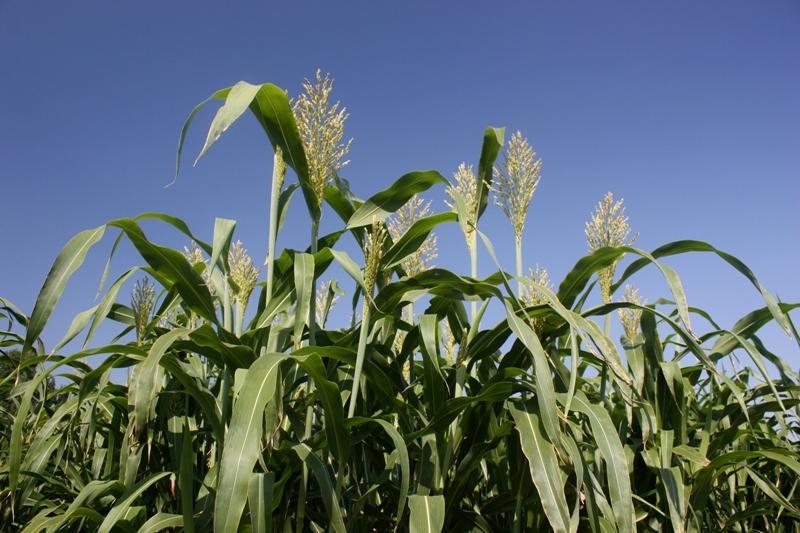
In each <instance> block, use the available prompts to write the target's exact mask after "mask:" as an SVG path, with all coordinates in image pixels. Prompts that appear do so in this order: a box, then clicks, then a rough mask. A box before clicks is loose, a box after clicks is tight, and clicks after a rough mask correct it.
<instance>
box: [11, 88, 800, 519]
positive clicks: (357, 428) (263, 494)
mask: <svg viewBox="0 0 800 533" xmlns="http://www.w3.org/2000/svg"><path fill="white" fill-rule="evenodd" d="M332 88H333V82H332V80H331V79H330V78H329V77H324V76H321V75H320V74H318V75H317V77H316V78H315V80H314V81H307V82H306V84H305V86H304V92H303V94H301V95H300V96H298V97H297V98H295V99H294V100H291V99H290V98H289V96H287V93H286V91H284V90H283V89H281V88H279V87H277V86H275V85H272V84H262V85H252V84H249V83H245V82H240V83H238V84H236V85H234V86H233V87H230V88H227V89H223V90H220V91H218V92H216V93H214V94H213V95H212V96H211V97H210V98H209V100H207V101H206V102H204V103H203V104H201V105H200V106H198V107H197V108H195V110H194V111H192V113H191V115H190V117H189V120H188V121H187V123H186V125H185V126H184V128H183V130H182V133H181V146H180V148H179V161H180V151H181V148H182V145H183V139H184V137H185V135H186V132H187V130H188V128H189V126H190V124H191V122H192V120H193V119H194V118H195V116H196V115H197V112H198V110H199V109H200V108H201V107H202V106H203V105H205V104H207V103H209V102H211V101H213V100H220V101H222V102H223V104H222V106H221V107H220V108H219V110H218V111H217V114H216V116H215V117H214V119H213V121H212V122H211V125H210V128H209V131H208V136H207V140H206V143H205V146H204V147H203V149H202V152H201V155H202V154H204V153H205V152H206V151H207V150H208V149H209V148H210V147H211V146H212V144H213V143H214V142H215V141H216V140H217V139H218V138H219V137H220V135H221V134H222V133H223V132H224V131H226V130H227V129H228V128H229V127H230V126H231V125H232V124H233V123H234V122H235V121H236V120H237V119H239V118H240V117H241V116H242V115H243V114H245V113H246V112H248V111H249V112H250V114H252V115H253V117H254V118H255V119H256V120H257V121H258V123H259V124H260V125H261V126H262V128H263V130H264V132H265V133H266V139H267V140H268V142H269V143H270V145H271V146H272V148H273V149H274V153H275V157H274V168H273V171H272V181H271V185H270V189H271V194H272V196H271V201H270V207H269V213H268V216H267V217H265V220H267V221H268V228H269V237H268V243H267V250H266V255H267V259H266V265H265V273H264V275H263V277H262V274H261V272H260V269H258V268H257V267H256V266H255V264H254V262H253V260H252V259H251V258H250V256H249V254H248V253H247V251H246V250H245V249H244V247H243V246H242V244H241V243H239V242H238V241H235V240H234V234H235V222H233V221H231V220H225V219H218V220H217V221H216V223H215V226H214V232H213V234H212V235H210V238H205V237H204V236H202V235H197V234H195V233H193V232H192V231H191V230H190V229H189V228H188V226H187V225H186V224H185V223H184V222H182V221H181V220H179V219H177V218H175V217H172V216H169V215H165V214H158V213H147V214H143V215H140V216H139V217H136V218H123V219H116V220H111V221H109V222H107V223H105V224H103V225H101V226H98V227H96V228H91V229H88V230H85V231H83V232H81V233H79V234H77V235H76V236H75V237H73V238H72V239H71V240H70V241H69V242H68V243H67V244H66V246H65V247H64V248H63V249H62V250H61V252H60V253H59V254H58V256H57V257H56V260H55V261H54V263H53V266H52V268H51V270H50V272H49V274H48V275H47V278H46V280H45V283H44V286H43V287H42V290H41V292H40V293H39V295H38V298H37V300H36V304H35V306H34V309H33V311H32V313H31V314H30V315H26V314H25V313H24V312H22V311H21V310H19V309H18V308H16V307H15V306H14V305H13V304H12V303H11V302H9V301H7V300H5V299H2V298H0V318H2V320H3V324H4V327H3V328H2V330H1V331H0V368H2V374H1V375H0V391H2V403H1V404H0V421H1V422H2V424H0V501H2V509H3V511H2V512H3V514H2V517H0V526H2V529H3V530H9V531H11V530H13V531H16V530H22V531H58V530H62V531H101V532H107V531H142V532H151V531H161V530H184V531H212V530H213V531H218V532H229V531H238V530H241V531H255V532H266V531H325V530H332V531H336V532H344V531H354V532H355V531H365V532H366V531H389V530H398V531H413V532H430V531H542V530H553V531H558V532H574V531H578V530H581V531H598V532H609V531H620V532H628V531H634V530H639V531H669V530H673V531H707V530H712V529H714V530H734V531H790V530H796V529H797V528H798V525H799V524H800V495H798V490H797V489H798V482H799V481H800V460H798V452H800V445H798V434H797V432H798V402H799V401H800V379H799V377H798V374H797V373H796V372H794V371H793V370H792V369H791V368H789V365H788V364H786V362H785V360H784V358H783V357H781V354H776V353H773V352H772V351H770V349H769V347H767V346H766V345H765V344H764V343H763V342H762V340H761V338H760V336H759V332H760V330H761V328H762V327H764V326H765V325H767V324H768V323H770V322H772V321H775V322H777V323H778V324H779V325H780V326H781V327H782V328H783V329H784V330H786V332H787V334H789V335H791V336H793V338H794V339H796V340H797V339H798V334H797V331H796V329H795V327H794V324H793V323H792V321H791V318H790V315H789V313H790V312H791V310H792V309H794V308H796V307H797V306H798V305H800V304H791V303H782V302H779V301H777V300H776V299H775V298H774V297H773V296H772V295H771V294H770V293H769V292H768V291H767V290H766V289H765V288H764V287H763V286H762V285H761V283H760V282H759V281H758V279H757V278H756V277H755V275H754V274H753V273H752V272H751V271H750V269H749V268H748V267H747V266H746V265H745V264H744V263H742V262H741V261H740V260H738V259H737V258H735V257H733V256H731V255H729V254H727V253H725V252H723V251H720V250H718V249H716V248H714V247H713V246H711V245H710V244H707V243H704V242H700V241H677V242H672V243H669V244H666V245H664V246H661V247H659V248H656V249H655V250H652V251H650V252H647V251H644V250H641V249H638V248H635V247H634V246H633V244H632V240H631V239H630V238H629V231H630V228H629V227H628V223H627V219H625V218H624V215H623V213H622V209H621V204H620V203H617V202H615V201H614V200H613V197H611V196H608V197H607V198H606V199H604V200H603V201H602V202H601V203H600V204H599V205H598V208H597V210H596V211H595V213H594V215H593V217H592V219H591V220H590V222H589V223H588V224H587V237H588V238H589V246H590V249H591V251H590V253H589V254H588V255H586V256H584V257H582V258H580V259H578V260H577V261H576V263H575V266H574V267H573V268H572V269H571V270H570V271H569V273H568V274H567V275H566V277H564V279H563V280H561V282H560V283H559V284H558V286H557V288H556V287H555V286H554V285H553V284H552V283H551V281H550V277H549V275H548V274H547V272H546V271H544V270H543V269H540V268H537V269H534V270H531V275H530V276H528V277H525V276H524V271H525V270H524V269H523V256H522V250H523V247H522V242H523V241H522V234H523V230H524V225H525V220H526V214H527V211H528V208H529V205H530V202H531V199H532V197H533V194H534V191H535V189H536V186H537V184H538V182H539V179H540V170H541V162H540V161H539V160H538V159H536V155H535V152H534V151H533V149H532V148H531V147H530V145H529V144H528V141H527V140H525V139H524V137H523V136H522V135H521V134H515V135H514V136H513V137H512V138H511V140H510V141H509V144H508V146H507V147H506V149H505V150H503V142H504V138H503V137H504V131H503V130H502V129H496V128H489V129H487V130H486V132H485V134H484V138H483V147H482V150H481V152H480V154H476V155H478V160H477V167H472V166H470V165H468V164H466V163H465V164H463V165H461V166H460V167H459V168H458V170H457V172H456V174H455V181H454V182H453V183H450V182H449V181H448V180H447V179H446V178H445V177H444V176H442V175H441V174H440V173H438V172H436V171H433V170H423V171H412V172H409V173H407V174H405V175H403V176H401V177H400V178H399V179H397V181H395V182H394V183H393V184H392V185H391V186H390V187H389V188H388V189H386V190H384V191H381V192H378V193H376V194H374V195H373V196H371V197H370V198H367V199H359V198H358V197H356V196H355V195H353V194H352V193H351V192H350V189H349V187H348V186H347V182H346V181H345V180H344V179H343V178H342V177H341V176H340V175H339V171H341V170H342V168H343V166H344V164H345V159H344V158H345V157H346V154H347V151H348V149H349V142H348V141H346V140H345V139H346V136H345V135H344V126H345V121H346V118H347V113H346V111H344V109H343V108H341V106H340V105H339V104H338V103H331V92H332ZM498 154H500V157H501V159H500V160H499V161H496V160H497V159H498ZM289 169H291V174H289V172H288V170H289ZM292 175H293V176H294V177H295V178H296V182H291V183H289V182H290V181H292V180H293V178H292ZM432 187H442V188H445V187H446V191H447V192H448V193H449V198H450V201H449V203H450V206H451V209H450V210H448V211H445V212H440V213H435V212H431V211H430V206H429V204H425V203H423V201H422V200H421V198H420V197H419V195H420V194H421V193H424V192H425V191H427V190H429V189H431V188H432ZM298 188H299V189H300V190H301V192H302V195H303V197H304V199H305V202H306V206H307V208H308V213H309V218H310V225H309V227H310V235H311V239H310V242H309V243H308V244H307V246H304V245H301V244H300V243H292V245H293V246H295V248H289V249H284V250H283V251H281V252H278V251H277V250H276V243H277V242H278V235H279V231H280V229H281V226H282V222H283V220H284V217H285V214H286V211H287V206H288V203H289V202H290V200H291V198H292V196H293V193H294V192H295V190H296V189H298ZM492 194H494V195H496V198H495V199H496V203H497V204H499V205H500V206H501V207H502V208H503V211H504V212H505V213H506V214H507V215H508V217H509V220H510V222H511V224H512V228H513V238H514V243H515V245H516V246H515V248H516V252H517V253H516V268H515V271H514V273H513V274H511V273H507V272H506V271H504V270H503V269H502V268H501V266H500V265H499V264H498V263H497V259H496V257H495V254H494V249H493V247H492V244H491V241H490V240H489V239H488V237H487V236H486V235H485V234H484V233H483V232H482V230H481V228H480V227H479V219H480V217H481V215H482V214H483V213H484V212H485V210H486V209H487V206H488V205H489V202H488V200H489V196H490V195H492ZM325 211H327V212H328V213H327V214H326V215H325V216H326V217H335V218H338V219H339V220H341V224H340V226H339V228H340V229H338V230H336V231H334V232H333V233H329V234H325V235H319V227H320V226H319V222H320V220H321V217H322V216H323V212H325ZM143 220H150V221H156V222H157V223H161V224H163V225H164V226H165V227H166V228H168V229H171V230H174V231H177V232H178V233H179V234H181V235H183V236H184V237H185V238H186V240H187V241H188V242H190V243H193V244H191V246H190V247H187V248H186V249H185V250H183V251H180V250H175V249H171V248H168V247H165V246H162V245H159V244H157V243H156V242H153V241H152V240H151V239H150V238H149V237H148V235H147V234H145V232H144V231H143V230H142V227H141V225H140V222H141V221H143ZM448 223H458V224H459V225H460V228H461V230H462V232H463V234H464V237H465V239H466V243H467V251H466V255H467V256H468V257H469V258H470V265H471V270H470V272H469V273H462V272H451V271H448V270H444V269H442V268H437V267H435V266H433V261H434V260H435V239H434V236H433V233H432V232H433V230H434V229H435V228H437V227H438V226H439V225H441V224H448ZM387 226H388V227H387ZM107 234H110V237H111V238H113V239H115V243H114V246H113V248H112V249H116V248H117V244H118V243H119V242H120V241H122V240H127V241H129V242H130V243H131V244H132V245H133V247H134V248H135V249H136V251H137V252H138V254H139V256H140V257H141V261H140V264H138V265H132V266H130V267H129V268H128V269H127V270H125V271H124V272H123V273H122V274H121V275H120V276H119V277H117V278H116V279H113V280H107V279H105V277H106V276H105V275H104V280H103V282H102V283H101V285H103V286H107V287H106V288H105V289H104V292H103V293H102V296H101V297H100V298H99V299H98V303H96V305H94V306H92V307H90V308H88V309H87V310H85V311H84V312H81V313H79V314H78V315H77V316H76V317H75V318H74V319H73V321H72V323H71V325H70V327H69V330H68V331H67V333H66V334H65V336H64V338H63V339H62V340H61V341H60V342H58V343H56V345H54V346H52V347H50V348H47V347H46V346H45V345H44V343H43V341H42V338H41V335H42V332H43V330H44V328H45V325H46V323H47V322H48V319H49V318H50V316H51V314H52V313H53V311H54V309H55V307H56V304H57V303H58V301H59V299H60V297H61V295H62V292H63V290H64V288H65V286H66V284H67V283H68V281H69V279H70V277H71V276H72V274H74V273H75V272H76V271H77V270H78V269H79V268H80V267H81V265H82V264H83V262H84V260H85V259H86V257H87V254H88V253H89V252H90V250H91V248H92V247H93V246H94V245H96V244H97V243H99V242H100V241H101V240H102V239H104V238H106V237H107ZM348 234H349V235H352V236H353V237H354V238H355V241H356V242H357V243H359V245H360V247H361V249H362V251H363V253H364V259H363V261H360V260H359V258H358V257H352V256H351V255H350V254H348V253H346V252H345V251H344V250H343V249H342V247H341V245H340V241H341V240H342V238H344V237H345V236H346V235H348ZM576 237H577V236H576ZM495 242H497V238H496V237H495ZM481 247H482V248H484V249H485V250H486V252H487V257H489V258H490V259H491V260H492V262H493V263H492V264H493V269H494V270H495V272H494V273H493V274H491V275H489V276H487V277H484V278H480V277H478V274H477V257H478V250H479V248H481ZM701 252H702V253H710V254H713V255H715V256H717V257H718V258H719V260H720V266H721V267H723V268H734V269H735V270H737V271H738V272H739V273H740V274H741V275H743V276H744V277H745V278H746V279H747V280H748V281H749V282H750V283H751V284H752V285H753V286H754V289H755V290H757V291H758V292H759V293H760V294H761V296H762V297H763V300H764V306H763V307H761V308H758V309H754V310H753V311H752V312H750V313H748V314H747V315H745V316H743V317H742V318H741V319H740V320H738V321H737V322H736V323H734V324H732V325H724V324H718V323H717V322H715V321H714V320H713V318H712V317H710V316H709V315H708V314H707V313H705V312H704V311H702V310H700V309H697V308H694V307H690V306H689V303H688V301H687V298H686V295H685V293H684V290H683V288H682V284H681V281H680V278H679V277H678V275H677V273H676V272H675V271H673V270H672V269H671V268H670V267H669V266H668V265H667V264H666V263H664V262H663V259H664V258H668V257H670V256H672V255H676V254H684V253H701ZM334 263H336V264H338V265H339V266H340V267H341V269H342V270H343V271H344V272H346V273H347V274H348V275H349V276H350V277H351V278H352V283H348V284H344V283H341V284H340V283H336V282H330V281H328V282H325V283H321V281H320V280H321V279H323V278H324V277H325V276H326V271H327V270H328V269H329V268H330V267H331V265H333V264H334ZM623 263H624V264H625V265H626V266H625V267H624V268H622V266H621V265H623ZM109 264H110V263H109ZM645 268H647V269H651V270H656V271H658V272H659V273H660V275H662V276H663V278H664V280H665V282H666V283H665V285H666V286H667V287H668V288H669V293H668V294H667V296H666V297H665V298H663V299H659V300H656V301H655V302H654V303H651V304H645V303H643V302H641V301H640V298H639V297H638V293H637V292H636V290H635V289H634V288H633V287H632V286H630V282H631V281H633V279H634V278H635V276H636V274H637V273H639V271H640V270H642V269H645ZM109 271H110V269H109V268H108V267H107V269H106V272H109ZM262 279H263V281H262ZM109 281H110V282H109ZM129 281H130V282H133V281H137V284H136V286H135V288H134V293H133V296H132V297H128V296H124V295H122V294H121V291H122V289H123V288H124V287H125V286H127V285H126V283H127V282H129ZM598 281H599V283H598ZM341 286H346V287H353V290H352V292H351V294H350V295H351V296H352V299H351V302H352V306H353V319H352V321H351V322H350V324H349V325H347V326H345V327H339V328H336V327H331V326H329V325H328V324H329V321H328V320H327V317H328V315H329V313H330V311H331V307H332V305H333V303H334V302H335V300H336V299H337V297H338V296H339V295H340V294H341V292H342V289H341V288H340V287H341ZM596 287H597V289H596ZM623 287H626V288H625V290H624V291H623V290H622V288H623ZM598 289H599V291H600V292H601V298H600V299H599V300H600V301H601V302H602V303H601V304H600V305H596V306H591V305H589V304H588V303H587V302H589V301H592V300H593V299H592V300H590V295H591V293H592V292H593V291H595V290H598ZM622 293H624V296H620V295H621V294H622ZM615 295H616V296H615ZM339 305H342V304H341V303H340V304H339ZM490 305H491V306H492V307H493V308H495V309H499V310H502V313H501V315H500V316H501V318H500V319H499V320H497V321H496V322H493V323H489V318H488V317H489V316H491V314H486V309H487V308H488V306H490ZM617 315H619V318H620V320H621V322H622V325H623V331H624V334H623V336H622V337H621V338H620V339H613V338H611V336H610V331H611V328H610V322H611V321H612V320H615V319H616V318H615V317H616V316H617ZM107 322H111V323H115V324H117V325H118V327H119V334H118V335H117V336H116V337H115V338H114V339H113V340H112V341H111V342H110V343H108V344H105V345H98V343H93V342H92V340H93V338H94V335H95V333H96V331H97V330H98V327H99V326H100V325H101V324H104V323H107ZM79 341H80V342H82V344H80V347H79V348H76V349H68V347H70V346H75V345H76V343H77V342H79ZM90 358H91V361H92V364H90V362H89V361H90ZM728 362H730V364H728ZM112 375H115V376H119V375H127V376H128V377H127V379H126V380H125V382H124V383H118V382H117V381H119V380H114V379H112Z"/></svg>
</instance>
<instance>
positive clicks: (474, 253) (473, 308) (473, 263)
mask: <svg viewBox="0 0 800 533" xmlns="http://www.w3.org/2000/svg"><path fill="white" fill-rule="evenodd" d="M469 272H470V274H469V275H470V276H471V277H472V278H473V279H476V278H477V277H478V246H477V242H476V241H475V234H474V233H473V234H472V241H471V242H470V243H469ZM469 307H470V313H471V314H472V320H475V317H476V316H477V314H478V302H477V301H476V300H473V301H471V302H470V304H469Z"/></svg>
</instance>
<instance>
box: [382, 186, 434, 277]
mask: <svg viewBox="0 0 800 533" xmlns="http://www.w3.org/2000/svg"><path fill="white" fill-rule="evenodd" d="M430 206H431V203H430V202H428V203H426V204H424V202H423V201H422V198H420V197H419V195H417V194H415V195H414V196H412V197H411V199H410V200H409V201H408V202H406V204H405V205H404V206H403V207H401V208H400V209H398V210H397V212H396V213H395V214H394V215H393V216H392V217H390V218H389V220H388V221H387V224H386V225H387V227H388V228H389V235H391V237H392V240H393V241H394V242H397V241H398V240H399V239H400V237H402V236H403V235H404V234H405V233H406V232H407V231H408V230H409V228H411V226H413V225H414V223H415V222H417V221H418V220H420V219H421V218H424V217H425V216H427V215H428V211H429V209H430ZM436 255H437V251H436V234H435V233H433V232H431V233H429V234H428V237H427V238H426V239H425V241H424V242H423V243H422V244H421V245H420V247H419V248H417V250H416V251H415V252H414V253H413V254H411V255H409V256H408V257H406V258H405V259H403V262H402V266H403V270H405V272H406V274H408V275H409V276H414V275H416V274H419V273H420V272H424V271H426V270H428V269H429V268H430V267H431V264H432V263H433V260H434V259H436Z"/></svg>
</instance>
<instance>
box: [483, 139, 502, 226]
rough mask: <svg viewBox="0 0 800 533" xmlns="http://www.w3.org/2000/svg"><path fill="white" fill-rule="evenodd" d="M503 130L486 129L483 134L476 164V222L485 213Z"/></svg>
mask: <svg viewBox="0 0 800 533" xmlns="http://www.w3.org/2000/svg"><path fill="white" fill-rule="evenodd" d="M505 134H506V129H505V128H486V131H485V132H484V134H483V145H482V146H481V159H480V161H479V162H478V184H479V186H480V189H479V190H478V216H476V217H475V220H478V219H479V218H480V217H481V215H483V212H484V211H486V205H487V203H488V201H489V191H490V190H491V186H492V177H493V176H494V162H495V160H496V159H497V154H498V153H499V152H500V147H501V146H503V138H504V137H505Z"/></svg>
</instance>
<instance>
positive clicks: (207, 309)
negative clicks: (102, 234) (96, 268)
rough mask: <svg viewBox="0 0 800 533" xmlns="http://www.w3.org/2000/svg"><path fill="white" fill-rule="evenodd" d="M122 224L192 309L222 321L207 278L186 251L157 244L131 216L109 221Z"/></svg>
mask: <svg viewBox="0 0 800 533" xmlns="http://www.w3.org/2000/svg"><path fill="white" fill-rule="evenodd" d="M108 225H109V226H113V227H117V228H120V229H121V230H122V231H124V232H125V234H126V235H127V236H128V238H129V239H130V241H131V243H133V245H134V246H135V247H136V249H137V251H138V252H139V253H140V254H141V255H142V257H143V258H144V260H145V261H147V263H148V264H149V265H150V267H151V268H152V269H153V270H152V274H153V275H154V276H155V277H157V278H158V280H159V282H161V283H162V284H163V285H165V286H167V287H171V286H173V285H174V287H175V289H176V290H177V291H178V294H180V295H181V298H183V300H184V302H185V303H186V304H187V305H189V306H190V307H191V308H192V310H193V311H194V312H195V313H197V314H198V315H200V316H201V317H202V318H205V319H206V320H208V321H209V322H211V323H213V324H218V321H217V317H216V312H215V309H214V304H213V303H212V300H211V294H210V293H209V292H208V287H206V284H205V282H204V281H203V278H202V277H201V276H200V274H198V273H197V272H196V271H195V270H194V269H193V268H192V266H191V265H190V264H189V262H188V261H187V260H186V258H185V257H184V256H183V254H182V253H180V252H178V251H177V250H173V249H171V248H166V247H164V246H158V245H156V244H153V243H152V242H150V241H149V240H147V237H146V236H145V234H144V232H142V230H141V228H139V225H138V224H136V222H134V221H133V220H131V219H129V218H128V219H126V218H122V219H117V220H112V221H110V222H109V223H108Z"/></svg>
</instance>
